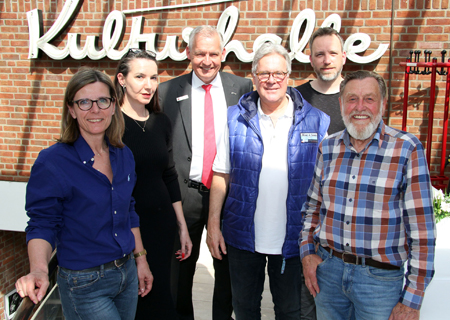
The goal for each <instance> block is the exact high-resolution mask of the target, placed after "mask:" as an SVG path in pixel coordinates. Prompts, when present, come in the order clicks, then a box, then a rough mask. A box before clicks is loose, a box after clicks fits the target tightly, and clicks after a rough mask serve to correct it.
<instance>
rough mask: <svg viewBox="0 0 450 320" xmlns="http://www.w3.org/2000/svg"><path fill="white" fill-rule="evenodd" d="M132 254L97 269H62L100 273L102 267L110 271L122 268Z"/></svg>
mask: <svg viewBox="0 0 450 320" xmlns="http://www.w3.org/2000/svg"><path fill="white" fill-rule="evenodd" d="M132 255H133V254H132V253H130V254H127V255H126V256H125V257H123V258H120V259H117V260H114V261H111V262H108V263H105V264H102V265H99V266H98V267H93V268H88V269H83V270H70V269H66V268H62V269H65V270H68V271H79V272H93V271H100V270H101V268H102V266H103V269H104V270H110V269H114V268H119V267H121V266H123V265H124V264H125V262H127V261H128V260H130V259H131V257H132Z"/></svg>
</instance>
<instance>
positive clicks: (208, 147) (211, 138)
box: [202, 84, 216, 189]
mask: <svg viewBox="0 0 450 320" xmlns="http://www.w3.org/2000/svg"><path fill="white" fill-rule="evenodd" d="M211 87H212V85H211V84H208V85H203V86H202V88H203V89H205V91H206V92H205V123H204V125H205V127H204V137H203V139H204V140H203V171H202V183H203V184H204V185H205V186H206V187H207V188H208V189H209V188H211V181H212V176H213V173H212V165H213V162H214V158H215V157H216V135H215V133H214V113H213V104H212V98H211V92H210V90H211Z"/></svg>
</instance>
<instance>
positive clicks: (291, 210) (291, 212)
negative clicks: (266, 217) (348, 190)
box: [222, 87, 330, 259]
mask: <svg viewBox="0 0 450 320" xmlns="http://www.w3.org/2000/svg"><path fill="white" fill-rule="evenodd" d="M287 94H288V95H289V96H290V97H291V99H292V101H293V103H294V123H293V125H292V127H291V129H290V130H289V139H288V141H289V147H288V175H289V177H288V180H289V188H288V196H287V200H286V208H287V225H286V238H285V241H284V244H283V249H282V253H283V257H284V258H285V259H289V258H293V257H297V256H299V255H300V253H299V245H298V240H299V234H300V231H301V229H302V216H301V208H302V205H303V202H305V200H306V194H307V191H308V188H309V185H310V183H311V180H312V176H313V172H314V165H315V161H316V156H317V150H318V146H319V143H320V142H321V141H322V139H323V138H324V137H325V136H326V133H327V130H328V126H329V124H330V118H329V116H328V115H326V114H325V113H323V112H321V111H319V110H318V109H316V108H314V107H312V106H311V105H310V104H309V103H308V102H307V101H306V100H304V99H303V97H302V96H301V94H300V93H299V92H298V91H297V90H295V89H294V88H291V87H288V89H287ZM258 98H259V95H258V92H257V91H253V92H249V93H247V94H245V95H243V96H242V97H241V99H240V101H239V104H237V105H235V106H232V107H230V108H228V128H229V132H230V163H231V170H230V184H229V193H228V197H227V199H226V202H225V207H224V216H223V230H222V232H223V236H224V238H225V241H226V242H227V244H229V245H231V246H233V247H236V248H238V249H241V250H247V251H251V252H255V225H254V214H255V209H256V199H257V198H258V182H259V174H260V172H261V166H262V156H263V152H264V146H263V141H262V136H261V131H260V127H259V118H258V114H257V108H258V104H257V102H258ZM306 133H317V138H318V139H317V141H316V142H311V140H309V141H308V142H305V140H304V142H303V143H302V137H303V138H304V139H305V137H306V136H308V135H306ZM274 188H276V186H274Z"/></svg>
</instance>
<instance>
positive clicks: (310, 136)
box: [300, 132, 317, 143]
mask: <svg viewBox="0 0 450 320" xmlns="http://www.w3.org/2000/svg"><path fill="white" fill-rule="evenodd" d="M300 138H301V140H302V143H317V133H316V132H311V133H308V132H306V133H301V134H300Z"/></svg>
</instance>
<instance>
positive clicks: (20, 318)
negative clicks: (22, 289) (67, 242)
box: [12, 250, 58, 320]
mask: <svg viewBox="0 0 450 320" xmlns="http://www.w3.org/2000/svg"><path fill="white" fill-rule="evenodd" d="M57 267H58V260H57V259H56V250H55V251H54V252H53V254H52V257H51V258H50V262H49V263H48V278H49V281H50V284H49V286H48V290H47V293H46V294H45V296H47V295H48V294H49V292H50V291H51V290H49V289H52V288H53V286H55V284H56V269H57ZM44 300H45V297H44V298H43V299H42V301H44ZM37 305H39V303H38V304H37ZM37 305H35V304H34V302H33V301H31V299H30V298H29V297H25V298H23V300H22V302H21V303H20V305H19V307H18V308H17V310H16V313H15V314H14V317H13V318H12V320H28V319H29V318H30V317H31V315H32V314H33V311H34V309H35V308H36V306H37Z"/></svg>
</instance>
